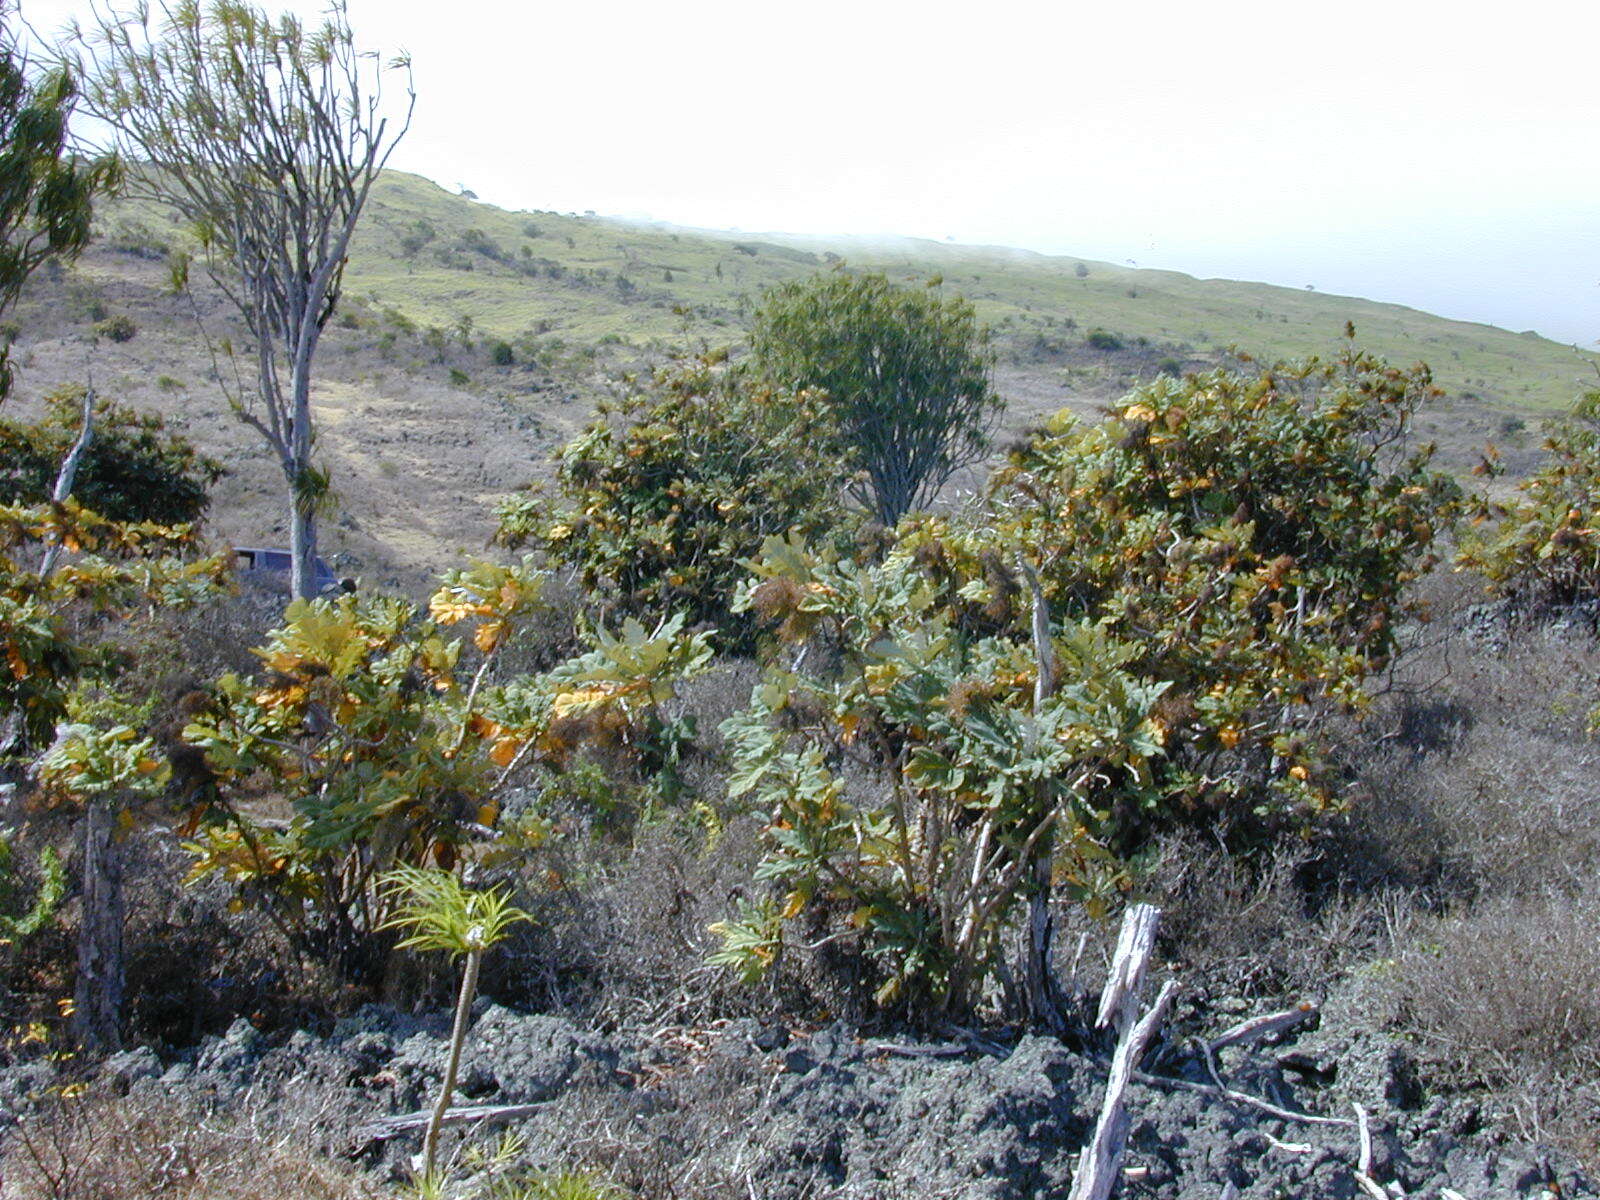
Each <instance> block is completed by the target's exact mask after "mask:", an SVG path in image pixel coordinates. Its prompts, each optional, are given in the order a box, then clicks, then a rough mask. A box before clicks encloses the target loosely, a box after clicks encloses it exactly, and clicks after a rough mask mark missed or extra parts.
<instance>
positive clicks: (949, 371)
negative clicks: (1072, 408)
mask: <svg viewBox="0 0 1600 1200" xmlns="http://www.w3.org/2000/svg"><path fill="white" fill-rule="evenodd" d="M938 283H939V281H938V280H932V281H930V282H929V284H928V286H926V287H920V288H912V287H901V286H899V285H898V284H895V283H892V282H890V281H889V279H888V278H887V277H886V276H884V275H881V274H868V275H852V274H847V273H845V272H843V271H833V272H828V273H824V274H820V275H815V276H812V277H811V278H809V279H803V280H798V281H796V282H793V283H786V284H783V285H781V286H779V287H775V288H772V289H769V290H768V291H767V293H766V294H765V296H764V297H763V299H762V303H761V307H760V308H759V309H758V310H757V312H756V314H755V320H754V324H753V329H752V334H751V340H752V345H753V348H754V351H755V357H756V361H757V363H758V364H759V366H760V369H761V370H762V371H763V372H764V373H766V374H767V375H768V377H769V378H771V379H772V380H773V381H774V382H775V383H777V384H778V385H779V386H781V387H785V388H790V389H793V390H796V391H799V390H803V389H817V390H820V391H823V392H826V393H827V395H828V397H829V400H830V404H831V406H832V408H833V411H834V414H835V417H836V420H837V421H838V424H839V427H840V430H841V432H842V434H843V435H844V441H845V444H846V445H847V447H848V448H849V449H850V451H851V452H852V453H853V454H854V456H855V459H856V465H857V466H858V467H859V469H860V470H861V472H862V477H861V478H860V479H859V480H858V481H857V483H856V484H855V486H854V488H853V492H854V495H855V496H856V498H857V499H858V500H860V501H861V503H863V504H864V505H866V506H867V508H868V509H869V510H870V511H871V512H872V513H873V515H874V516H875V517H876V518H877V519H878V520H879V521H881V522H882V523H883V524H884V525H894V524H895V523H896V522H898V521H899V519H900V518H901V517H903V516H904V515H905V514H906V513H908V512H910V511H911V510H912V509H914V508H921V507H925V506H926V505H927V504H928V502H929V501H931V500H932V499H933V497H934V495H935V494H936V493H937V492H938V490H939V488H940V487H942V486H943V485H944V483H945V482H946V481H947V480H949V478H950V477H951V476H952V475H954V474H955V473H956V472H957V471H959V470H960V469H961V468H962V467H964V466H967V465H969V464H971V463H974V462H976V461H978V459H980V458H981V457H982V456H983V455H984V454H985V453H986V452H987V451H988V448H989V432H990V430H991V428H992V426H993V424H994V422H995V420H996V419H997V418H998V417H999V415H1000V411H1001V409H1002V408H1003V407H1004V401H1003V400H1002V399H1001V398H1000V397H999V395H997V394H996V393H995V391H994V388H993V386H992V385H991V380H990V373H991V369H992V366H993V356H992V354H991V353H990V350H989V335H988V331H987V330H986V329H984V328H983V327H981V326H980V325H979V324H978V321H977V314H976V313H975V312H974V310H973V307H972V305H971V304H970V303H968V302H967V301H966V300H964V299H962V298H961V297H960V296H951V297H945V296H943V295H941V294H940V292H939V289H938Z"/></svg>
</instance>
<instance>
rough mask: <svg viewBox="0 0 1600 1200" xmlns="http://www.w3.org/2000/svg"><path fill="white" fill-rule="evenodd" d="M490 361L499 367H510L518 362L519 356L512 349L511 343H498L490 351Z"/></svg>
mask: <svg viewBox="0 0 1600 1200" xmlns="http://www.w3.org/2000/svg"><path fill="white" fill-rule="evenodd" d="M489 358H490V361H492V362H493V363H494V365H495V366H497V367H509V366H510V365H511V364H512V363H514V362H516V361H517V355H516V352H515V351H514V350H512V349H511V343H510V342H496V343H495V344H494V346H493V347H492V348H491V349H490V351H489Z"/></svg>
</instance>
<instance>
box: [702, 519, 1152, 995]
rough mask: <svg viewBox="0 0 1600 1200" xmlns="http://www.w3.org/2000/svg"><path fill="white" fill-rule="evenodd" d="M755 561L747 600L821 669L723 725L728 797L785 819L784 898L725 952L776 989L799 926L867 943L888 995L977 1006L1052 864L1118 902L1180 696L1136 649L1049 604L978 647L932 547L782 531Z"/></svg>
mask: <svg viewBox="0 0 1600 1200" xmlns="http://www.w3.org/2000/svg"><path fill="white" fill-rule="evenodd" d="M755 570H756V574H757V576H758V578H757V580H756V581H755V582H754V583H753V584H752V585H751V586H750V587H748V588H747V589H746V590H745V591H744V592H743V593H742V594H741V606H743V607H747V608H750V609H753V610H754V611H756V612H757V613H759V614H761V615H762V616H763V617H764V618H766V619H767V620H769V621H771V622H774V623H776V624H777V626H778V631H779V634H780V636H781V637H782V638H783V639H784V640H785V641H789V642H794V643H800V644H804V645H806V646H807V647H808V651H807V653H806V654H805V655H802V656H801V657H800V658H798V659H790V660H785V661H793V662H796V663H798V662H800V661H808V666H807V667H806V668H804V669H801V668H799V667H798V666H796V667H794V668H787V667H785V668H775V669H774V670H773V671H771V672H770V673H769V675H768V677H767V678H766V680H765V681H764V682H763V683H762V684H761V685H760V686H758V687H757V689H756V691H755V694H754V696H753V702H752V707H751V708H750V709H749V710H748V711H747V712H746V713H744V714H743V715H740V716H737V717H734V718H732V719H730V721H729V722H728V723H727V724H726V725H725V726H724V732H725V734H726V736H727V737H728V739H729V742H730V745H731V749H732V757H733V774H732V776H731V778H730V780H729V794H730V796H731V797H735V798H737V797H740V796H748V797H750V799H751V801H752V807H753V808H754V809H755V810H756V811H759V812H762V813H766V814H769V815H770V820H771V822H772V824H771V825H770V827H769V830H768V835H767V836H768V854H767V857H766V859H765V860H764V861H763V863H762V865H761V867H760V868H759V869H758V871H757V878H759V879H766V880H771V881H772V882H773V883H774V885H776V887H777V889H778V891H779V893H780V895H779V896H778V897H777V898H768V899H762V900H758V901H755V902H748V903H746V904H744V905H743V906H742V907H741V910H740V912H739V914H738V915H737V916H736V917H735V918H734V919H732V920H729V921H727V922H724V923H723V924H722V925H721V926H719V932H721V934H722V935H723V938H724V947H723V949H722V951H721V952H719V953H718V955H716V956H715V959H714V961H717V962H720V963H723V964H726V965H729V966H732V967H736V968H737V969H739V970H740V971H741V972H742V973H744V974H745V975H746V977H747V978H755V977H758V976H759V975H760V974H762V973H764V972H765V971H766V970H767V969H769V968H770V967H771V966H772V965H773V963H774V962H775V961H776V960H777V958H778V956H779V955H780V954H781V953H782V952H783V950H784V946H785V940H784V937H783V927H784V925H785V924H786V923H791V922H792V923H795V924H799V925H801V926H802V927H803V928H804V929H805V931H806V935H807V936H806V940H813V939H816V938H818V937H819V936H820V937H824V938H826V940H827V941H829V942H839V941H848V942H851V943H853V944H854V945H855V946H856V947H857V949H858V951H859V953H860V954H861V955H862V956H864V957H865V959H866V960H868V961H869V962H870V963H872V964H873V966H872V967H871V968H870V969H871V970H872V972H873V974H874V976H875V979H876V981H877V988H876V993H875V995H876V999H877V1001H878V1002H879V1003H880V1004H884V1005H889V1004H897V1005H900V1006H903V1007H904V1009H905V1010H907V1011H908V1012H909V1013H910V1014H911V1015H913V1016H916V1017H926V1016H929V1015H933V1014H946V1015H963V1014H965V1013H967V1012H968V1011H970V1009H971V1007H972V1005H973V1004H974V1002H975V1001H976V999H977V997H978V995H979V994H980V992H981V989H982V985H983V984H984V982H985V981H986V980H987V978H988V977H989V975H990V972H991V971H992V970H993V969H994V967H995V963H996V961H997V958H998V951H999V940H1000V934H1001V931H1002V930H1003V929H1004V928H1005V927H1006V925H1007V922H1008V920H1009V919H1010V918H1011V916H1012V915H1013V913H1014V911H1015V909H1016V908H1017V906H1018V904H1019V903H1020V902H1022V901H1023V900H1024V899H1029V900H1032V901H1033V902H1034V904H1035V905H1036V906H1037V907H1038V908H1039V912H1040V913H1041V915H1044V914H1045V913H1046V912H1047V910H1046V909H1045V908H1044V907H1043V906H1044V905H1046V904H1047V902H1048V894H1049V886H1050V885H1049V881H1050V876H1051V869H1052V864H1053V863H1054V862H1056V861H1057V860H1058V859H1059V861H1060V862H1061V863H1062V864H1064V865H1065V869H1066V870H1067V872H1068V874H1069V877H1071V878H1074V879H1075V880H1076V881H1078V883H1079V884H1080V885H1082V886H1081V887H1080V888H1079V895H1080V898H1083V899H1085V900H1095V899H1098V898H1099V897H1096V896H1095V895H1093V894H1092V886H1091V883H1090V881H1091V878H1092V877H1093V876H1094V875H1095V873H1096V864H1097V863H1099V862H1100V861H1101V860H1103V859H1104V857H1105V852H1104V850H1103V849H1102V848H1101V846H1100V845H1099V842H1100V839H1101V838H1102V836H1103V828H1104V826H1105V825H1106V824H1107V822H1108V821H1109V820H1110V819H1111V818H1112V814H1114V813H1115V812H1116V811H1117V810H1118V809H1119V808H1121V807H1122V806H1124V805H1134V806H1136V807H1137V806H1140V805H1142V804H1143V803H1145V802H1146V801H1147V800H1148V799H1149V796H1148V791H1149V782H1150V778H1151V773H1150V767H1149V763H1150V760H1151V759H1153V758H1154V757H1155V756H1157V755H1159V753H1160V740H1161V732H1160V727H1159V726H1158V725H1157V724H1156V723H1155V722H1154V721H1153V720H1152V719H1151V715H1150V714H1151V710H1152V707H1153V706H1154V704H1155V702H1156V700H1157V698H1158V697H1159V696H1160V695H1161V692H1162V690H1163V687H1162V685H1149V684H1141V683H1139V682H1137V681H1136V680H1134V679H1133V678H1132V677H1131V676H1130V675H1129V674H1127V672H1126V671H1125V670H1124V666H1125V664H1126V663H1128V662H1130V661H1132V660H1133V659H1134V658H1136V656H1137V651H1136V650H1134V649H1133V648H1132V647H1128V646H1123V645H1120V644H1118V643H1116V642H1114V641H1112V640H1110V639H1108V638H1107V637H1106V636H1105V635H1104V634H1103V633H1102V632H1101V631H1100V630H1099V629H1097V628H1095V627H1094V626H1092V625H1090V624H1087V623H1085V624H1078V623H1069V624H1067V625H1063V626H1060V627H1058V628H1055V629H1051V628H1050V627H1049V626H1048V624H1046V623H1045V618H1044V615H1043V613H1042V611H1041V614H1040V617H1039V620H1040V622H1041V624H1040V625H1039V626H1035V627H1033V628H1032V629H1027V628H1025V629H1024V630H1023V631H1022V632H1020V633H1019V634H1016V635H1013V636H1001V637H986V638H973V637H970V636H967V635H965V634H964V633H963V632H962V630H961V629H960V628H959V625H958V621H957V614H956V612H955V610H954V608H953V607H951V604H950V600H951V599H952V598H951V597H949V596H947V595H941V594H940V592H939V590H938V589H937V588H936V587H933V586H930V581H929V579H928V577H927V575H926V574H925V573H924V570H923V568H922V566H921V565H920V564H919V563H918V561H917V557H916V554H915V552H914V551H906V550H904V549H897V550H894V551H891V552H890V554H889V555H888V557H887V558H886V559H885V560H884V561H883V562H882V563H880V564H877V565H873V566H859V565H856V564H854V563H852V562H850V561H849V560H838V559H835V558H833V557H831V556H818V555H815V554H812V553H811V552H810V551H808V550H807V549H805V548H804V547H803V546H800V545H799V544H797V543H793V542H784V543H780V542H778V541H776V540H774V541H773V542H771V543H769V545H768V547H767V550H766V552H765V553H764V554H763V556H762V558H761V559H760V561H759V562H757V563H756V564H755ZM823 647H826V650H825V651H823V650H822V648H823ZM819 651H821V652H819ZM1057 680H1059V682H1060V686H1059V687H1058V686H1056V681H1057ZM851 763H853V764H857V766H858V768H862V769H865V770H866V772H867V773H868V776H869V777H868V778H867V779H860V778H855V779H852V775H853V774H854V772H852V771H850V770H849V769H848V768H847V766H846V764H851ZM1041 940H1042V945H1040V944H1037V943H1036V944H1035V947H1034V953H1032V954H1028V955H1025V956H1024V962H1023V963H1022V964H1020V965H1021V967H1022V976H1023V977H1024V978H1026V979H1027V980H1028V986H1029V988H1030V990H1031V989H1032V988H1033V987H1034V986H1040V987H1043V986H1045V981H1046V980H1047V978H1048V974H1047V972H1048V967H1047V964H1048V956H1049V945H1048V919H1047V917H1046V919H1045V921H1044V928H1043V929H1042V930H1041ZM1030 1006H1031V1007H1034V1008H1035V1011H1034V1013H1033V1015H1034V1016H1035V1017H1037V1018H1039V1019H1045V1018H1046V1017H1047V1016H1048V1014H1047V1013H1046V1012H1044V1011H1040V1010H1041V1009H1043V1008H1044V1007H1047V1002H1045V1003H1041V1004H1034V1003H1033V1001H1031V1000H1030Z"/></svg>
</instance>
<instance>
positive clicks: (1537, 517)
mask: <svg viewBox="0 0 1600 1200" xmlns="http://www.w3.org/2000/svg"><path fill="white" fill-rule="evenodd" d="M1545 449H1546V451H1547V453H1548V459H1547V461H1546V462H1545V464H1544V466H1542V467H1540V468H1539V470H1538V471H1537V472H1535V473H1534V474H1533V475H1532V476H1531V477H1530V478H1528V479H1527V480H1525V481H1523V483H1522V484H1521V485H1520V486H1519V487H1518V489H1517V490H1518V493H1519V495H1518V498H1516V499H1514V500H1511V501H1509V502H1507V503H1503V504H1498V503H1493V502H1490V501H1488V500H1484V501H1482V502H1481V503H1480V504H1479V505H1478V507H1477V511H1476V512H1475V513H1474V521H1473V526H1474V528H1473V529H1472V531H1471V532H1470V533H1469V534H1468V535H1467V536H1466V537H1465V538H1463V542H1462V549H1461V553H1460V555H1459V557H1458V560H1457V562H1458V565H1459V566H1462V567H1470V568H1473V569H1474V570H1478V571H1481V572H1482V573H1483V574H1484V576H1485V577H1487V579H1488V581H1489V586H1490V588H1491V590H1492V591H1493V592H1494V593H1495V594H1497V595H1500V596H1504V597H1507V598H1509V599H1512V600H1516V601H1519V602H1521V603H1523V604H1525V605H1540V604H1543V605H1557V606H1559V605H1568V604H1572V603H1574V602H1576V601H1580V600H1592V599H1595V598H1597V597H1600V390H1596V391H1592V392H1588V393H1586V394H1585V395H1584V397H1583V398H1582V399H1581V400H1580V401H1579V402H1578V404H1577V405H1576V406H1575V407H1574V408H1573V410H1572V412H1571V413H1570V414H1568V415H1567V416H1566V417H1564V418H1563V419H1561V420H1559V421H1557V422H1554V423H1553V425H1552V427H1551V429H1550V434H1549V437H1548V439H1547V440H1546V442H1545ZM1484 469H1487V470H1492V469H1493V468H1492V467H1488V466H1486V467H1485V468H1484Z"/></svg>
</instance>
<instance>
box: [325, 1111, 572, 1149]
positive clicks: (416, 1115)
mask: <svg viewBox="0 0 1600 1200" xmlns="http://www.w3.org/2000/svg"><path fill="white" fill-rule="evenodd" d="M543 1107H544V1105H543V1104H542V1103H540V1104H468V1105H463V1106H461V1107H459V1108H451V1109H447V1110H446V1111H445V1113H444V1115H443V1117H441V1118H440V1121H439V1124H441V1125H465V1124H468V1123H469V1122H474V1121H515V1120H517V1119H518V1118H519V1117H529V1116H532V1115H533V1114H534V1113H536V1112H538V1111H539V1110H540V1109H541V1108H543ZM432 1116H433V1113H432V1112H431V1111H429V1112H413V1113H401V1114H399V1115H398V1116H393V1117H379V1118H378V1119H377V1120H376V1121H371V1122H369V1123H367V1124H366V1125H362V1126H360V1127H359V1128H358V1129H357V1130H356V1132H355V1140H356V1144H357V1145H358V1146H370V1145H371V1144H372V1143H373V1142H386V1141H388V1140H389V1139H390V1138H397V1137H399V1136H400V1135H401V1134H404V1133H411V1132H413V1131H415V1130H418V1129H426V1128H427V1125H428V1120H429V1118H430V1117H432Z"/></svg>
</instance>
